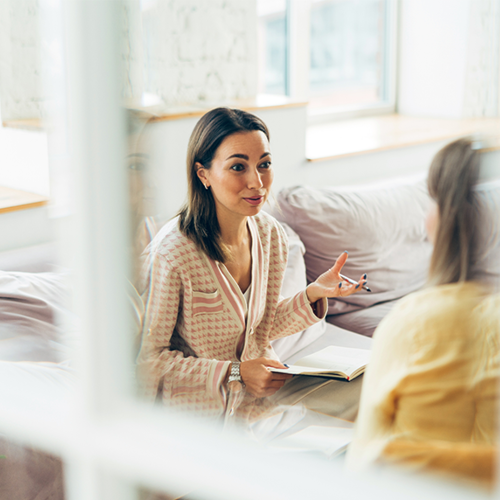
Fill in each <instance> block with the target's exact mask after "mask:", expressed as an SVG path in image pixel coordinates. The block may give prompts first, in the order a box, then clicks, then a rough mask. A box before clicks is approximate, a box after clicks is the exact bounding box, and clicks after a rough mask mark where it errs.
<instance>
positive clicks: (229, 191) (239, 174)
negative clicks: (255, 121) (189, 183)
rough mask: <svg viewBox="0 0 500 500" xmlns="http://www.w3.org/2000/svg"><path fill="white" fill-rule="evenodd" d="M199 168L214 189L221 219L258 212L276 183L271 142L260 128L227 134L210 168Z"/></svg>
mask: <svg viewBox="0 0 500 500" xmlns="http://www.w3.org/2000/svg"><path fill="white" fill-rule="evenodd" d="M196 167H197V168H198V170H197V174H198V177H199V178H200V180H201V182H203V184H204V185H205V186H208V187H209V188H210V189H211V190H212V195H213V197H214V200H215V205H216V208H217V216H218V217H219V218H220V217H232V218H234V217H247V216H251V215H255V214H258V213H259V212H260V210H261V208H262V207H263V206H264V203H265V202H266V200H267V197H268V196H269V192H270V189H271V185H272V183H273V177H274V174H273V171H272V168H271V152H270V148H269V141H268V140H267V137H266V135H265V134H264V133H263V132H260V131H252V132H238V133H236V134H232V135H230V136H228V137H226V138H225V139H224V140H223V141H222V143H221V145H220V146H219V148H218V149H217V152H216V154H215V156H214V159H213V160H212V166H211V168H210V169H205V168H203V166H202V165H201V164H200V163H197V164H196Z"/></svg>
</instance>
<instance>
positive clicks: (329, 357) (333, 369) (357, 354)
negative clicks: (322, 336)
mask: <svg viewBox="0 0 500 500" xmlns="http://www.w3.org/2000/svg"><path fill="white" fill-rule="evenodd" d="M370 353H371V351H368V350H365V349H356V348H352V347H338V346H328V347H325V349H322V350H321V351H318V352H315V353H314V354H310V355H309V356H306V357H304V358H301V359H299V360H298V361H296V362H295V363H294V364H293V365H292V366H290V368H288V369H284V370H283V369H274V368H273V369H272V371H273V372H279V373H291V374H293V375H299V374H301V373H307V372H310V373H322V372H323V373H338V374H345V375H346V376H348V377H349V376H350V375H351V374H352V373H353V372H355V371H356V370H358V369H359V368H361V367H363V366H366V365H367V364H368V361H369V359H370Z"/></svg>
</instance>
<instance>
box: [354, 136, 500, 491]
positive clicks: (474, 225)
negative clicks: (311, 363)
mask: <svg viewBox="0 0 500 500" xmlns="http://www.w3.org/2000/svg"><path fill="white" fill-rule="evenodd" d="M474 144H475V143H473V142H472V141H470V140H468V139H461V140H458V141H455V142H453V143H451V144H449V145H448V146H446V147H445V148H443V149H442V150H441V151H440V152H439V153H438V154H437V155H436V157H435V158H434V160H433V162H432V164H431V167H430V171H429V177H428V188H429V193H430V195H431V198H432V199H433V206H432V209H431V210H430V213H429V215H428V218H427V224H426V226H427V232H428V235H429V238H430V240H431V241H432V243H433V245H434V250H433V254H432V258H431V263H430V270H429V279H428V286H427V287H426V288H425V289H423V290H421V291H419V292H416V293H413V294H411V295H409V296H408V297H406V298H405V299H404V300H402V301H401V302H400V303H399V304H398V305H397V306H396V307H395V308H394V309H393V311H391V313H390V314H389V315H388V316H387V317H386V318H385V319H384V320H383V321H382V322H381V323H380V325H379V326H378V328H377V330H376V331H375V334H374V345H373V353H372V359H371V362H370V365H369V367H368V369H367V372H366V373H365V380H364V385H363V389H362V395H361V403H360V410H359V415H358V421H357V428H356V437H355V440H354V442H353V443H352V445H351V448H350V451H349V462H350V463H351V465H353V466H362V465H366V464H368V463H373V462H379V463H380V462H390V463H398V464H404V465H408V466H411V467H412V468H414V469H421V470H433V471H440V472H444V473H449V474H454V475H460V476H464V477H468V478H471V479H474V480H479V481H481V482H486V483H488V482H491V481H492V480H493V472H494V469H495V467H494V461H493V459H494V457H495V443H496V428H497V404H498V383H499V374H500V350H499V345H500V316H499V306H500V301H499V298H498V296H494V295H491V294H490V289H489V288H488V286H487V285H486V284H484V283H482V282H481V281H479V280H477V279H476V277H475V275H474V271H473V267H474V260H475V255H476V252H477V248H476V244H477V241H478V239H477V237H476V236H477V234H476V231H477V229H478V226H479V224H480V222H481V221H480V220H479V213H478V210H477V206H476V205H475V204H474V187H475V185H476V183H477V181H478V178H479V167H480V157H481V152H480V150H478V149H476V148H475V147H474Z"/></svg>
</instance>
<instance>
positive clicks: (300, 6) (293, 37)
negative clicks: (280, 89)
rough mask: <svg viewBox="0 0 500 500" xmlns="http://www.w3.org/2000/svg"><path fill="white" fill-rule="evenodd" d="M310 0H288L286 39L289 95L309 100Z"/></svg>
mask: <svg viewBox="0 0 500 500" xmlns="http://www.w3.org/2000/svg"><path fill="white" fill-rule="evenodd" d="M310 2H311V0H290V2H289V4H288V5H289V8H290V13H289V16H288V20H289V23H290V24H289V26H288V40H289V44H290V45H289V47H290V52H289V54H288V61H289V65H290V66H289V78H290V97H292V98H293V99H300V100H309V66H310V52H311V49H310V38H311V23H310V16H311V14H310V10H311V5H310Z"/></svg>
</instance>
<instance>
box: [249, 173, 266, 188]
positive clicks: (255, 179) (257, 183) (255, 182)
mask: <svg viewBox="0 0 500 500" xmlns="http://www.w3.org/2000/svg"><path fill="white" fill-rule="evenodd" d="M247 186H248V188H250V189H258V188H261V187H262V186H263V183H262V178H261V175H260V172H259V171H258V170H257V169H255V170H251V171H250V172H249V173H248V178H247Z"/></svg>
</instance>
